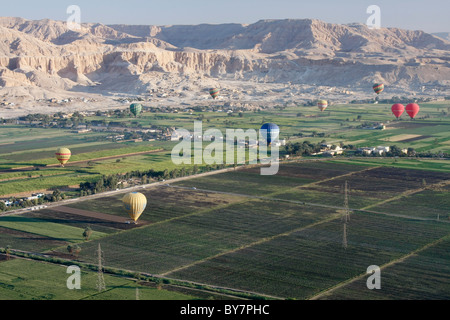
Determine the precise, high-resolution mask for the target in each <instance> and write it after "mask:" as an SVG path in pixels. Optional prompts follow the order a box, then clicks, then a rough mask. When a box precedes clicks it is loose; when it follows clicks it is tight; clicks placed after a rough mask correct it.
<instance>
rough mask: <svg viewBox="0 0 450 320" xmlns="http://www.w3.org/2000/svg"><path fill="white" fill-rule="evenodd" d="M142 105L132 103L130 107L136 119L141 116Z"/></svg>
mask: <svg viewBox="0 0 450 320" xmlns="http://www.w3.org/2000/svg"><path fill="white" fill-rule="evenodd" d="M141 111H142V105H141V104H140V103H132V104H131V105H130V112H131V113H132V114H134V116H135V117H138V116H139V115H140V114H141Z"/></svg>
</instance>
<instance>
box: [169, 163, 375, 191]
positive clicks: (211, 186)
mask: <svg viewBox="0 0 450 320" xmlns="http://www.w3.org/2000/svg"><path fill="white" fill-rule="evenodd" d="M364 169H367V166H364V165H360V166H358V165H357V166H354V165H350V164H335V163H333V164H332V165H331V164H330V163H329V162H327V161H305V162H301V163H283V164H282V165H281V166H280V168H279V170H278V172H277V174H276V175H272V176H263V175H261V174H260V170H261V169H260V168H250V169H244V170H238V171H236V172H227V173H222V174H218V175H214V176H211V177H207V178H194V179H189V180H185V181H182V182H178V183H175V185H177V186H188V187H196V188H198V189H205V190H215V191H222V192H233V193H242V194H248V195H257V196H266V195H270V194H273V193H282V192H288V191H289V190H291V189H292V188H296V187H299V186H303V185H308V184H309V183H313V182H317V181H320V180H323V179H329V178H333V177H336V176H340V175H344V174H349V173H352V172H357V171H360V170H364Z"/></svg>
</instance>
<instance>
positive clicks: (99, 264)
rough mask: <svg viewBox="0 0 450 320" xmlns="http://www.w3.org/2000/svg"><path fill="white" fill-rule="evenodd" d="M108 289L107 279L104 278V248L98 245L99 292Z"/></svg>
mask: <svg viewBox="0 0 450 320" xmlns="http://www.w3.org/2000/svg"><path fill="white" fill-rule="evenodd" d="M105 289H106V286H105V279H104V278H103V265H102V248H101V247H100V243H99V244H98V278H97V290H98V291H99V292H100V291H103V290H105Z"/></svg>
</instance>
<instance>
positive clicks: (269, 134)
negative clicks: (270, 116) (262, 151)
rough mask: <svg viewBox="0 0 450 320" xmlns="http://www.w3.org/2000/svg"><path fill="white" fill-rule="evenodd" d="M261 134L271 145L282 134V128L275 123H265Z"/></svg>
mask: <svg viewBox="0 0 450 320" xmlns="http://www.w3.org/2000/svg"><path fill="white" fill-rule="evenodd" d="M261 134H262V136H263V137H264V139H265V140H266V141H267V145H270V144H271V143H272V141H274V140H275V139H276V138H277V137H278V135H279V134H280V128H278V126H277V125H276V124H275V123H265V124H263V125H262V126H261Z"/></svg>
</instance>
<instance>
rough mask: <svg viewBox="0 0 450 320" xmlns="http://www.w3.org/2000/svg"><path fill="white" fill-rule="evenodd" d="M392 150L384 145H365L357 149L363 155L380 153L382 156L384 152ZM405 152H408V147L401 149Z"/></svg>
mask: <svg viewBox="0 0 450 320" xmlns="http://www.w3.org/2000/svg"><path fill="white" fill-rule="evenodd" d="M389 150H390V147H384V146H378V147H363V148H358V149H356V153H357V154H363V155H368V156H371V155H379V156H382V155H383V154H386V153H388V152H389ZM401 150H402V152H403V153H405V154H407V153H408V149H407V148H403V149H401Z"/></svg>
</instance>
